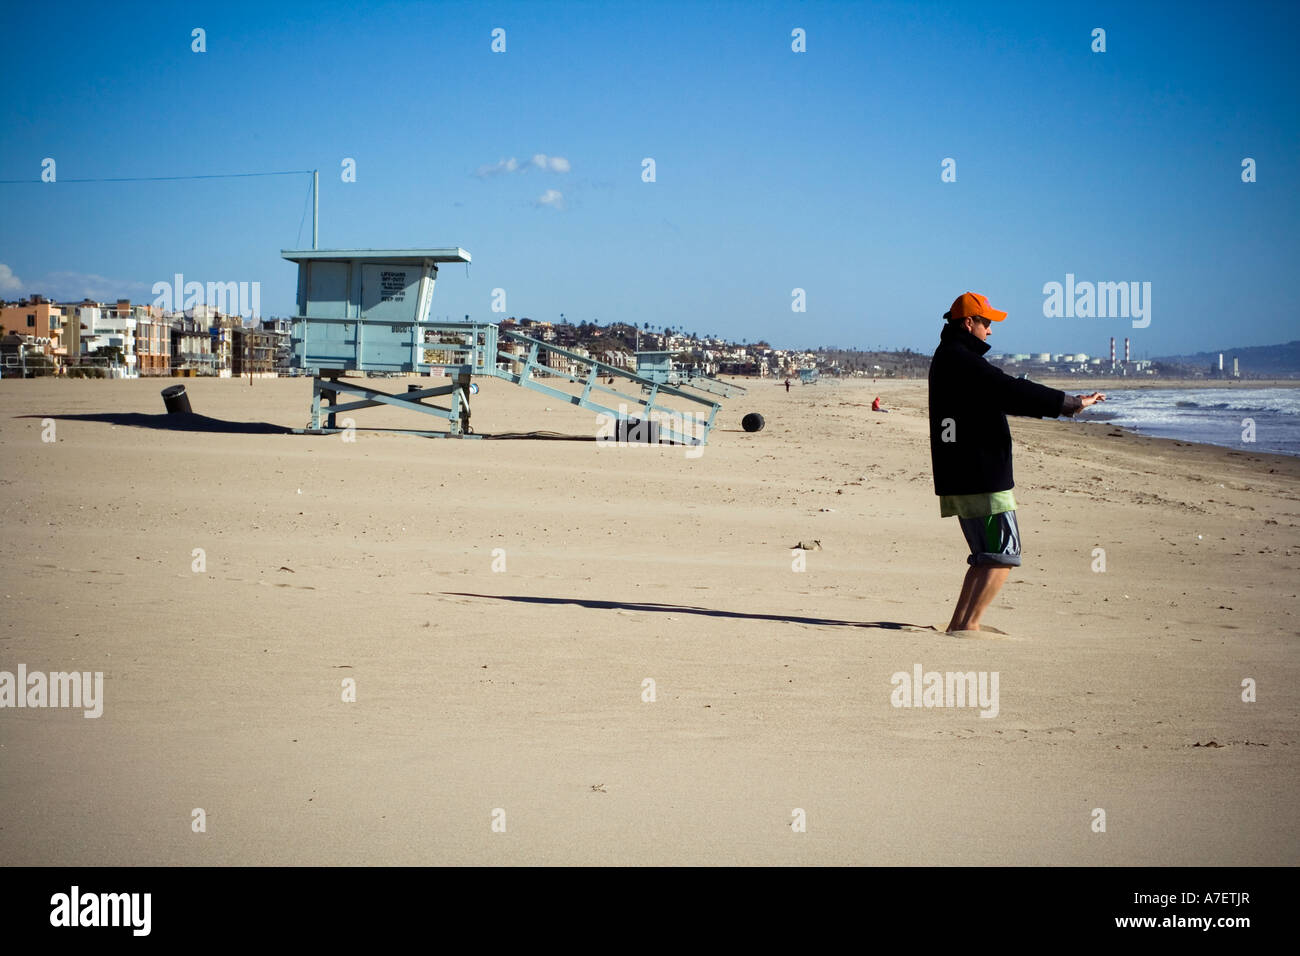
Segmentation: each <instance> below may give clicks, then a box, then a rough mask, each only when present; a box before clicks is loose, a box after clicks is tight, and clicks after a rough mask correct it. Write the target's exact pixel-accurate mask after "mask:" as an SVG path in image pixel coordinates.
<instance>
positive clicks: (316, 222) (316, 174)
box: [311, 169, 320, 249]
mask: <svg viewBox="0 0 1300 956" xmlns="http://www.w3.org/2000/svg"><path fill="white" fill-rule="evenodd" d="M319 241H320V170H319V169H313V170H312V171H311V247H312V248H313V249H316V248H319V246H318V245H317V243H318V242H319Z"/></svg>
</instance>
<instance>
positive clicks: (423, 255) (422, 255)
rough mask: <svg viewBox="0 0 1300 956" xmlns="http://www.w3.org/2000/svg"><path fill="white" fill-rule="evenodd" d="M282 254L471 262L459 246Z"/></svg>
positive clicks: (286, 253)
mask: <svg viewBox="0 0 1300 956" xmlns="http://www.w3.org/2000/svg"><path fill="white" fill-rule="evenodd" d="M280 255H281V256H282V257H283V258H285V259H288V260H289V261H290V262H310V261H312V260H317V261H321V262H352V261H354V260H357V261H365V260H368V259H373V260H375V261H377V262H391V263H392V264H394V265H419V264H421V263H424V262H430V261H432V262H469V261H470V259H469V253H468V252H466V251H465V250H464V249H461V248H459V247H452V248H450V249H281V250H280Z"/></svg>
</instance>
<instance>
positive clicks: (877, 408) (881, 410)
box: [871, 395, 889, 414]
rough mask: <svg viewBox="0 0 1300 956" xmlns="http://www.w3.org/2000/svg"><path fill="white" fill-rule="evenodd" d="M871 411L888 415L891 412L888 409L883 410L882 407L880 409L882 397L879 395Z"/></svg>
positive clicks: (872, 404)
mask: <svg viewBox="0 0 1300 956" xmlns="http://www.w3.org/2000/svg"><path fill="white" fill-rule="evenodd" d="M871 410H872V411H873V412H885V413H886V414H888V412H889V409H887V408H881V407H880V396H879V395H877V396H876V400H875V401H874V402H872V403H871Z"/></svg>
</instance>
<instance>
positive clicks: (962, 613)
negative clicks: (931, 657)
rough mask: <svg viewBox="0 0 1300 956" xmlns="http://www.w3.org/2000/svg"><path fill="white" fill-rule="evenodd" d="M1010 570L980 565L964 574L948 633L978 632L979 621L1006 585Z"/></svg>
mask: <svg viewBox="0 0 1300 956" xmlns="http://www.w3.org/2000/svg"><path fill="white" fill-rule="evenodd" d="M1010 574H1011V569H1010V568H1009V567H1006V566H999V565H991V564H986V565H980V566H978V567H972V568H971V569H970V570H969V571H967V572H966V581H965V583H964V584H963V585H962V590H961V598H960V599H959V600H958V602H957V610H956V612H954V614H953V619H952V623H951V624H949V625H948V630H950V631H978V630H979V629H980V619H981V618H983V617H984V612H985V611H986V610H988V606H989V605H990V604H992V603H993V599H994V598H995V597H997V596H998V592H999V591H1001V590H1002V585H1004V584H1006V582H1007V578H1008V577H1009V576H1010Z"/></svg>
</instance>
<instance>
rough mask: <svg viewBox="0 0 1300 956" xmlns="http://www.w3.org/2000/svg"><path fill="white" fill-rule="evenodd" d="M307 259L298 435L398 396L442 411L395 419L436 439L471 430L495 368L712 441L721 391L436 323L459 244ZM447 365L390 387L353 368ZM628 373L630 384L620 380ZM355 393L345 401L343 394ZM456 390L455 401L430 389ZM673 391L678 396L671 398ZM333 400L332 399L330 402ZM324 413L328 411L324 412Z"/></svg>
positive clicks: (489, 330)
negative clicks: (410, 420)
mask: <svg viewBox="0 0 1300 956" xmlns="http://www.w3.org/2000/svg"><path fill="white" fill-rule="evenodd" d="M281 255H282V256H283V257H284V258H285V259H287V260H289V261H290V262H294V263H296V264H297V265H298V315H297V317H296V318H295V319H294V322H293V334H292V336H291V343H292V349H293V364H294V366H295V367H296V368H300V369H304V370H310V371H311V372H312V373H313V375H314V378H313V381H312V404H311V424H310V425H309V427H307V428H301V429H294V431H295V432H296V433H298V434H312V435H320V434H331V433H335V432H339V431H342V430H343V429H340V428H338V427H337V419H336V416H337V415H338V413H339V412H349V411H356V410H359V409H363V408H373V407H376V406H379V405H388V406H391V407H396V408H403V409H408V410H410V411H412V412H416V413H420V414H425V415H432V416H435V417H437V418H441V419H444V420H445V421H446V422H447V428H446V430H440V429H439V430H435V429H406V428H383V429H375V430H377V431H391V432H401V433H405V434H415V435H423V436H427V437H430V438H449V437H450V438H470V437H479V436H475V435H474V434H473V429H472V428H471V427H470V404H469V397H470V393H471V388H470V385H471V379H472V378H473V377H474V376H475V375H488V376H494V377H497V378H502V379H505V380H506V381H508V382H511V383H513V384H515V385H519V386H521V387H524V388H529V389H532V390H534V391H538V392H541V393H543V394H544V395H547V396H548V397H551V398H553V399H558V400H560V401H565V402H568V403H570V404H573V405H577V406H579V407H581V408H588V409H591V410H593V411H596V412H601V413H604V414H607V415H611V416H613V417H614V418H615V419H616V420H624V423H623V424H622V425H620V426H619V433H620V434H626V433H628V431H629V428H628V423H631V422H636V421H657V422H658V427H657V428H656V429H655V433H656V434H657V435H658V437H659V440H660V441H666V442H672V443H675V444H683V445H703V444H705V443H706V442H707V441H708V434H709V431H710V430H711V429H712V428H713V422H714V419H715V417H716V416H717V413H718V411H719V406H718V405H717V404H716V403H715V402H712V401H709V400H707V399H704V398H700V397H699V396H697V395H693V394H691V393H690V392H686V391H683V390H682V389H680V388H677V387H675V386H674V385H670V384H668V383H667V382H666V381H664V382H660V381H656V380H654V379H652V378H648V377H644V376H642V375H639V374H634V373H631V372H628V371H627V370H625V369H621V368H618V367H616V366H613V365H607V364H605V363H604V362H598V361H596V360H595V359H593V358H591V357H590V356H588V355H582V354H579V353H577V352H571V351H568V350H566V349H561V348H557V347H556V346H554V345H551V344H549V343H545V342H540V341H538V340H536V339H532V338H529V337H528V336H526V335H521V334H519V333H517V332H502V331H500V330H499V328H498V327H497V326H496V325H495V324H492V323H485V322H468V321H466V322H430V321H429V319H428V317H429V306H430V303H431V301H432V299H433V287H434V282H435V280H436V279H437V275H438V266H439V265H442V264H445V263H449V262H451V263H457V262H463V263H468V262H469V261H470V255H469V253H468V252H466V251H465V250H464V249H461V248H459V247H449V248H427V249H304V250H282V252H281ZM349 372H353V373H361V374H362V375H365V374H366V373H370V372H384V373H390V374H392V373H398V374H400V373H416V374H430V375H433V374H437V375H439V376H445V377H446V378H447V379H449V380H450V381H449V382H448V383H447V384H440V385H436V386H432V387H430V388H413V389H412V390H409V391H407V392H404V393H399V394H390V393H388V392H384V391H382V390H380V389H377V388H375V387H373V386H372V385H370V384H369V380H368V379H365V378H347V377H345V376H346V373H349ZM620 379H621V380H625V381H626V382H627V383H628V385H629V386H630V387H628V386H625V390H623V391H620V390H619V389H618V388H616V387H615V386H614V385H612V384H610V381H611V380H612V381H613V382H618V381H619V380H620ZM341 396H346V397H350V398H351V399H352V400H351V401H344V402H343V403H342V404H340V397H341ZM443 396H447V397H448V399H449V401H448V404H447V405H446V406H443V405H435V404H432V403H427V402H426V399H434V398H441V397H443ZM665 396H667V397H670V398H673V399H676V401H675V402H674V405H675V406H677V407H673V406H670V405H668V404H665V403H664V402H663V401H662V399H663V398H664V397H665ZM322 402H324V404H325V407H324V408H323V409H322ZM322 418H323V419H324V420H323V421H322Z"/></svg>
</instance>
